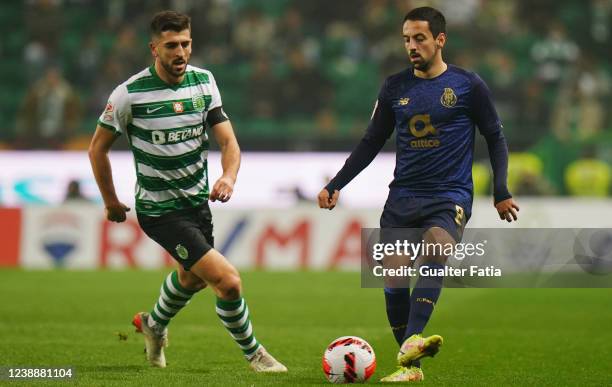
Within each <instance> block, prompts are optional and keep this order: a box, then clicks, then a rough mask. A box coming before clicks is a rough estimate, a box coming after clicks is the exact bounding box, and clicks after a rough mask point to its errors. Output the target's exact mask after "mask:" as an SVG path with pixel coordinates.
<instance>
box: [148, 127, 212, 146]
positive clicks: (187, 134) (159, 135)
mask: <svg viewBox="0 0 612 387" xmlns="http://www.w3.org/2000/svg"><path fill="white" fill-rule="evenodd" d="M202 133H204V126H203V125H199V126H196V127H194V128H189V129H184V130H175V131H172V132H164V131H163V130H154V131H152V132H151V142H152V143H153V144H155V145H162V144H166V143H169V144H174V143H177V142H183V141H185V140H189V139H190V138H194V137H199V136H201V135H202Z"/></svg>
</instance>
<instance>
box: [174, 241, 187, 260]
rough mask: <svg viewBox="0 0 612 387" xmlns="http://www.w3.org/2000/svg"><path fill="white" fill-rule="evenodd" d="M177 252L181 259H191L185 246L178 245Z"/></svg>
mask: <svg viewBox="0 0 612 387" xmlns="http://www.w3.org/2000/svg"><path fill="white" fill-rule="evenodd" d="M175 250H176V255H178V256H179V258H180V259H187V258H189V252H188V251H187V249H186V248H185V246H183V245H181V244H180V243H179V244H178V245H176V248H175Z"/></svg>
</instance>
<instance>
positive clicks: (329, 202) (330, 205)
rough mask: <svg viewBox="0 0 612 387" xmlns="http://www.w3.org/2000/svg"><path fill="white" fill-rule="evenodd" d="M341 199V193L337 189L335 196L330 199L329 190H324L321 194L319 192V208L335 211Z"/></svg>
mask: <svg viewBox="0 0 612 387" xmlns="http://www.w3.org/2000/svg"><path fill="white" fill-rule="evenodd" d="M339 197H340V191H338V190H337V189H336V190H334V194H333V195H332V196H331V197H330V196H329V191H328V190H327V188H323V189H322V190H321V192H319V196H318V198H319V208H327V209H329V210H333V209H334V207H336V203H338V198H339Z"/></svg>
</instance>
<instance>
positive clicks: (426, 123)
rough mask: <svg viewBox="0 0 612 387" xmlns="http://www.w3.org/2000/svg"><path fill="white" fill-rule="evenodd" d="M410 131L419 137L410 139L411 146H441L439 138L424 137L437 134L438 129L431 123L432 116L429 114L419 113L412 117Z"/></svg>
mask: <svg viewBox="0 0 612 387" xmlns="http://www.w3.org/2000/svg"><path fill="white" fill-rule="evenodd" d="M409 127H410V133H412V135H413V136H414V137H416V138H417V139H415V140H412V141H410V147H411V148H437V147H439V146H440V140H438V139H437V138H434V139H427V138H423V137H425V136H428V135H432V136H437V135H438V129H436V128H434V127H433V125H432V124H431V116H430V115H429V114H417V115H415V116H413V117H412V118H411V119H410V123H409Z"/></svg>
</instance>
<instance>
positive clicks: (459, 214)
mask: <svg viewBox="0 0 612 387" xmlns="http://www.w3.org/2000/svg"><path fill="white" fill-rule="evenodd" d="M455 211H456V214H455V223H457V225H459V226H462V225H463V208H462V207H461V206H460V205H457V204H455Z"/></svg>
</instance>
